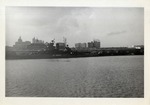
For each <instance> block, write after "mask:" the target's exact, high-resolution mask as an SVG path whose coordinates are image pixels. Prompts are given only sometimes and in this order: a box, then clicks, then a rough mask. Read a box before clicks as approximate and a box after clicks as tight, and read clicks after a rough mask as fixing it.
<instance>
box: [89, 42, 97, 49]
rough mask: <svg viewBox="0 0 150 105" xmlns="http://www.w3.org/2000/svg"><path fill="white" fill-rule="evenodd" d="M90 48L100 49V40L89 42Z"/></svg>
mask: <svg viewBox="0 0 150 105" xmlns="http://www.w3.org/2000/svg"><path fill="white" fill-rule="evenodd" d="M88 48H96V49H99V48H100V41H99V40H94V41H91V42H88Z"/></svg>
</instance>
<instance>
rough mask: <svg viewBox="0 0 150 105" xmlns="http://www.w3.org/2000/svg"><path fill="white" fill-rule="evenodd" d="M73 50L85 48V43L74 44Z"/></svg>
mask: <svg viewBox="0 0 150 105" xmlns="http://www.w3.org/2000/svg"><path fill="white" fill-rule="evenodd" d="M75 48H76V49H83V48H87V44H86V43H76V44H75Z"/></svg>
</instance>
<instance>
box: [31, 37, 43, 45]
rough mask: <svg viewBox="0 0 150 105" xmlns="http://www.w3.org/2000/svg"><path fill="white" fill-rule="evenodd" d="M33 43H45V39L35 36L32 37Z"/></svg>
mask: <svg viewBox="0 0 150 105" xmlns="http://www.w3.org/2000/svg"><path fill="white" fill-rule="evenodd" d="M32 43H34V44H37V43H44V41H43V40H39V39H38V38H35V37H34V38H33V39H32Z"/></svg>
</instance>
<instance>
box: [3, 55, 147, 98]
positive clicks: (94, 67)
mask: <svg viewBox="0 0 150 105" xmlns="http://www.w3.org/2000/svg"><path fill="white" fill-rule="evenodd" d="M143 58H144V56H112V57H90V58H70V59H40V60H38V59H35V60H34V59H33V60H7V61H6V96H8V97H16V96H17V97H144V61H143Z"/></svg>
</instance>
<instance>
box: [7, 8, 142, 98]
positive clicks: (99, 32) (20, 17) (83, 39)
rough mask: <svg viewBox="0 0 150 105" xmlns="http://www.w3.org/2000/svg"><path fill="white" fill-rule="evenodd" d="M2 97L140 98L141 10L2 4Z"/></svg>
mask: <svg viewBox="0 0 150 105" xmlns="http://www.w3.org/2000/svg"><path fill="white" fill-rule="evenodd" d="M5 24H6V25H5V37H6V38H5V42H6V45H5V97H49V98H52V97H56V98H59V97H63V98H144V94H145V93H144V53H145V52H144V8H143V7H88V6H87V7H82V6H74V7H70V6H6V7H5Z"/></svg>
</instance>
